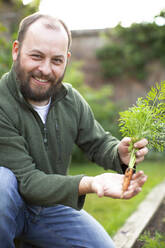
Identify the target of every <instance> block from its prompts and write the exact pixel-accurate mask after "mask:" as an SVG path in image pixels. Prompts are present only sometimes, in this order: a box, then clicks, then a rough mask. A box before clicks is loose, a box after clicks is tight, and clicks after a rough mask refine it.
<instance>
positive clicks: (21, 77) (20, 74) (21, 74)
mask: <svg viewBox="0 0 165 248" xmlns="http://www.w3.org/2000/svg"><path fill="white" fill-rule="evenodd" d="M14 70H15V72H16V75H17V79H18V81H19V87H20V91H21V93H22V95H23V96H24V98H25V99H26V100H33V101H35V102H42V101H45V100H49V99H50V98H51V97H53V96H55V95H56V94H57V93H58V92H59V90H60V89H61V86H62V81H63V78H64V75H65V71H66V67H65V70H64V72H63V74H62V76H61V77H60V78H58V79H57V78H56V77H55V76H54V75H47V76H45V75H44V74H43V73H42V72H41V71H39V70H35V71H31V72H28V73H26V72H25V71H24V69H23V68H22V66H21V64H20V54H18V57H17V60H16V61H15V62H14ZM35 77H38V78H42V79H46V80H47V81H48V82H49V84H50V87H49V88H48V89H43V87H42V86H41V87H37V89H33V88H32V87H31V86H30V79H31V78H35Z"/></svg>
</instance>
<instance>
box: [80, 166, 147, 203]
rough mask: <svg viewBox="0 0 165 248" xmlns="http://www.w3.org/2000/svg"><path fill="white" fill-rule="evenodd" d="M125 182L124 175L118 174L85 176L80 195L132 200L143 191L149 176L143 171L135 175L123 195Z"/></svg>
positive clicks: (81, 182) (81, 183)
mask: <svg viewBox="0 0 165 248" xmlns="http://www.w3.org/2000/svg"><path fill="white" fill-rule="evenodd" d="M123 180H124V175H120V174H116V173H104V174H101V175H98V176H95V177H87V176H84V177H83V178H82V179H81V181H80V184H79V195H84V194H88V193H96V194H97V195H98V196H99V197H103V196H107V197H111V198H114V199H119V198H121V197H122V198H124V199H130V198H132V197H134V196H135V195H137V194H138V193H139V192H140V191H141V188H142V186H143V184H144V183H145V181H146V180H147V176H145V175H144V172H143V171H139V172H137V173H136V174H134V175H133V177H132V180H131V182H130V186H129V187H128V190H127V191H126V192H125V193H124V194H123V195H122V185H123Z"/></svg>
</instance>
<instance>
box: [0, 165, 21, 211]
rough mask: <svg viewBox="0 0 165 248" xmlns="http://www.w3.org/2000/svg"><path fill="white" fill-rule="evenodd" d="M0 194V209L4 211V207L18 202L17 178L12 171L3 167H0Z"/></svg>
mask: <svg viewBox="0 0 165 248" xmlns="http://www.w3.org/2000/svg"><path fill="white" fill-rule="evenodd" d="M0 196H1V201H0V211H4V209H5V208H8V207H9V208H10V207H11V205H13V204H16V202H18V203H19V202H20V201H19V198H20V196H19V193H18V184H17V179H16V177H15V175H14V173H13V172H12V171H11V170H9V169H7V168H5V167H0ZM16 205H18V204H16ZM19 205H20V203H19Z"/></svg>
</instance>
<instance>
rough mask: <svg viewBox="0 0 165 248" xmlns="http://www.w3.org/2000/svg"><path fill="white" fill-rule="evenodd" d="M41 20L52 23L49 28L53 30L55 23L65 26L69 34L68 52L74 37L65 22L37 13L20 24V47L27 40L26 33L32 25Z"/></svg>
mask: <svg viewBox="0 0 165 248" xmlns="http://www.w3.org/2000/svg"><path fill="white" fill-rule="evenodd" d="M41 18H42V19H46V20H50V21H51V23H50V24H48V25H47V27H49V28H52V29H53V28H54V27H55V26H54V25H53V22H54V23H60V24H61V25H62V26H63V28H64V29H65V31H66V33H67V36H68V50H69V49H70V47H71V43H72V36H71V32H70V30H69V29H68V27H67V26H66V24H65V23H64V21H62V20H61V19H59V18H56V17H53V16H51V15H47V14H41V13H39V12H36V13H34V14H32V15H29V16H27V17H25V18H24V19H22V21H21V22H20V24H19V29H18V38H17V39H18V41H19V43H20V45H21V44H22V42H23V40H24V38H25V35H26V32H27V30H28V28H29V27H30V25H31V24H33V23H34V22H36V21H37V20H39V19H41Z"/></svg>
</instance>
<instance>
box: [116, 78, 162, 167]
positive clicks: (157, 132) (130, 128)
mask: <svg viewBox="0 0 165 248" xmlns="http://www.w3.org/2000/svg"><path fill="white" fill-rule="evenodd" d="M164 114H165V81H164V82H161V83H160V85H159V84H156V86H155V87H152V88H151V90H150V91H149V92H148V94H147V95H146V97H144V98H138V100H137V103H136V105H134V106H133V107H130V108H129V109H128V110H126V111H123V112H120V119H119V126H120V131H121V133H122V136H127V137H132V142H131V144H130V147H129V148H130V152H131V158H132V156H133V158H132V159H133V160H134V159H135V152H136V150H135V149H134V148H133V144H134V143H135V142H136V141H137V140H140V139H142V138H147V139H148V141H149V145H148V146H149V148H151V149H153V148H154V149H156V150H158V151H163V150H164V146H165V115H164ZM132 159H131V160H130V164H129V166H130V167H133V166H134V163H133V162H132Z"/></svg>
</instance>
